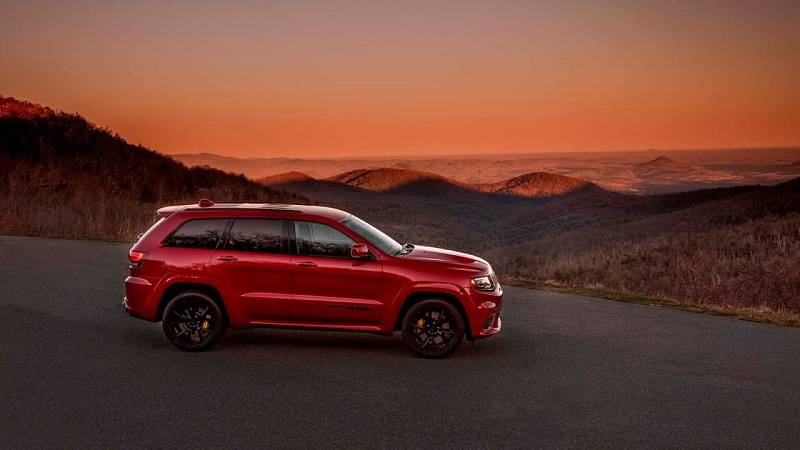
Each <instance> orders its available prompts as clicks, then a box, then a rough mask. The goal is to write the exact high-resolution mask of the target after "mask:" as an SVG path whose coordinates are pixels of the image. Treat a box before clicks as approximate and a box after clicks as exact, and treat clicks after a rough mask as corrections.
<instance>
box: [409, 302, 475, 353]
mask: <svg viewBox="0 0 800 450" xmlns="http://www.w3.org/2000/svg"><path fill="white" fill-rule="evenodd" d="M402 333H403V340H404V341H405V343H406V345H407V346H408V348H409V349H411V351H413V352H414V353H416V354H418V355H420V356H422V357H425V358H443V357H445V356H447V355H449V354H450V353H452V352H453V351H455V349H457V348H458V346H459V345H461V342H462V341H463V340H464V318H463V317H462V316H461V313H460V312H459V311H458V309H456V307H455V306H453V304H452V303H450V302H447V301H445V300H439V299H430V300H423V301H421V302H418V303H415V304H414V305H412V306H411V308H409V310H408V312H406V315H405V317H404V318H403V327H402Z"/></svg>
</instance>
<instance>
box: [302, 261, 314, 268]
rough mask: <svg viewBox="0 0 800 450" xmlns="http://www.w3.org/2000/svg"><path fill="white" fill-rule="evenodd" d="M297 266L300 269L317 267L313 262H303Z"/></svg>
mask: <svg viewBox="0 0 800 450" xmlns="http://www.w3.org/2000/svg"><path fill="white" fill-rule="evenodd" d="M297 265H298V266H300V267H317V265H316V264H314V263H313V262H311V261H301V262H299V263H297Z"/></svg>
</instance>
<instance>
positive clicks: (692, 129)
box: [0, 0, 800, 157]
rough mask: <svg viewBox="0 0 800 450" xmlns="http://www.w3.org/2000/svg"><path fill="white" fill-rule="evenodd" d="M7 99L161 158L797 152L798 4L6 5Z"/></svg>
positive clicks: (0, 74) (0, 73)
mask: <svg viewBox="0 0 800 450" xmlns="http://www.w3.org/2000/svg"><path fill="white" fill-rule="evenodd" d="M165 3H169V4H168V5H166V4H165ZM0 94H3V95H7V96H13V97H17V98H21V99H25V100H30V101H34V102H37V103H42V104H45V105H48V106H52V107H55V108H58V109H63V110H65V111H68V112H79V113H81V114H83V115H85V116H86V117H87V118H88V119H89V120H91V121H93V122H95V123H97V124H98V125H102V126H107V127H110V128H111V129H113V130H114V131H116V132H118V133H120V134H121V135H122V136H124V137H125V138H126V139H128V140H129V141H131V142H134V143H137V142H138V143H141V144H143V145H146V146H148V147H151V148H154V149H156V150H159V151H162V152H165V153H195V152H212V153H219V154H225V155H234V156H299V157H317V156H329V157H330V156H351V155H359V156H378V155H403V154H407V155H412V154H413V155H420V154H468V153H494V152H498V153H512V152H538V151H571V150H581V151H584V150H617V149H643V148H654V147H655V148H697V147H749V146H789V145H798V144H800V1H797V0H794V1H760V2H756V1H748V2H741V1H722V0H720V1H709V2H701V1H698V2H688V1H607V2H601V1H595V2H592V1H587V2H582V1H572V2H567V1H554V2H534V1H527V2H523V1H520V2H512V1H506V2H496V1H451V2H436V1H422V2H406V1H393V2H378V1H363V2H350V1H347V2H338V1H337V2H333V1H326V2H304V1H287V2H245V1H240V2H218V3H214V2H204V1H191V2H156V1H152V2H150V1H137V2H118V1H96V2H95V1H81V2H69V1H54V2H37V1H25V2H9V1H5V0H0Z"/></svg>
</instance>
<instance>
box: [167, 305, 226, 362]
mask: <svg viewBox="0 0 800 450" xmlns="http://www.w3.org/2000/svg"><path fill="white" fill-rule="evenodd" d="M161 327H162V329H163V330H164V336H166V338H167V340H168V341H170V342H171V343H172V345H174V346H176V347H178V348H179V349H181V350H186V351H189V352H197V351H202V350H207V349H209V348H211V347H212V346H213V345H214V344H216V343H217V341H219V340H220V339H221V338H222V336H223V335H224V334H225V329H226V328H227V327H228V322H227V320H226V319H225V314H224V313H223V312H222V308H221V307H220V305H219V302H218V301H217V300H215V299H214V298H212V297H210V296H208V295H207V294H205V293H203V292H198V291H187V292H181V293H180V294H178V295H176V296H175V297H173V298H172V300H170V301H169V303H167V306H166V307H164V314H163V315H162V317H161Z"/></svg>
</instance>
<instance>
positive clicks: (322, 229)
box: [294, 222, 356, 258]
mask: <svg viewBox="0 0 800 450" xmlns="http://www.w3.org/2000/svg"><path fill="white" fill-rule="evenodd" d="M294 234H295V239H296V242H297V253H298V254H299V255H306V256H333V257H338V258H349V257H350V247H352V246H353V244H355V243H356V241H354V240H352V239H350V237H348V236H347V235H346V234H344V233H342V232H341V231H339V230H337V229H336V228H333V227H331V226H329V225H325V224H323V223H317V222H295V223H294Z"/></svg>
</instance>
